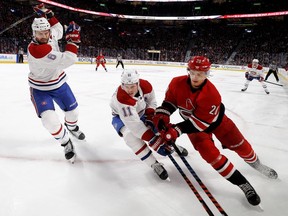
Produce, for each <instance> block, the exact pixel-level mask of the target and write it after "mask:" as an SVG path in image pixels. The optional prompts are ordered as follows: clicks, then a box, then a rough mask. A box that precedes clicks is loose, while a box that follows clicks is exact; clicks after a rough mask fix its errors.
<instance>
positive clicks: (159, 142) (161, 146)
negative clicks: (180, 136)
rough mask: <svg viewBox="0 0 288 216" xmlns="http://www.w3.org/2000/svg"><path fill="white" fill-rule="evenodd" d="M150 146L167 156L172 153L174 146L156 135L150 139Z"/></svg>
mask: <svg viewBox="0 0 288 216" xmlns="http://www.w3.org/2000/svg"><path fill="white" fill-rule="evenodd" d="M149 146H150V147H151V148H152V149H153V150H154V151H156V152H157V153H158V154H160V155H162V156H167V155H169V154H171V153H172V148H171V146H170V145H168V144H167V143H166V142H165V140H164V139H163V138H162V137H161V136H154V137H153V138H152V139H151V140H150V141H149Z"/></svg>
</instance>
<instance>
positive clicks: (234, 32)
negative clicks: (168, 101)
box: [0, 0, 288, 67]
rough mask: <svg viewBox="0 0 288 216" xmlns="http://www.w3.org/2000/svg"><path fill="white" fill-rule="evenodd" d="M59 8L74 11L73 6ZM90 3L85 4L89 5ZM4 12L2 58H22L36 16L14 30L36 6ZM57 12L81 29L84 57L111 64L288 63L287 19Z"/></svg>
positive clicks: (2, 5) (11, 6) (7, 5)
mask: <svg viewBox="0 0 288 216" xmlns="http://www.w3.org/2000/svg"><path fill="white" fill-rule="evenodd" d="M58 2H61V3H66V4H70V5H71V6H73V1H68V0H66V1H65V0H61V1H58ZM89 2H90V1H85V3H84V2H83V4H89ZM81 4H82V3H81ZM94 5H95V7H94V8H91V10H95V11H97V10H98V11H100V10H101V9H102V11H103V12H105V11H106V10H109V9H110V8H111V7H113V6H112V5H109V4H107V7H106V8H104V7H103V6H102V8H101V7H99V5H98V7H99V8H97V7H96V6H97V5H96V4H94ZM114 5H115V4H114ZM74 6H75V7H76V5H74ZM116 6H117V4H116ZM81 7H83V5H81ZM87 7H88V5H87ZM131 7H132V6H131ZM134 7H135V8H139V7H136V6H134ZM167 7H169V4H168V6H167ZM135 8H134V10H132V11H134V13H135V11H137V10H136V9H135ZM151 8H152V7H151ZM153 8H154V9H155V8H156V7H153ZM120 9H121V7H120V8H117V7H116V8H113V11H115V12H117V11H118V12H119V13H120V12H121V11H120ZM126 9H127V8H126ZM178 9H179V8H178ZM0 10H1V13H0V32H1V31H3V30H5V29H7V28H8V30H7V31H5V32H3V33H2V34H0V53H14V54H16V53H17V52H18V50H19V49H20V47H23V48H24V52H27V45H28V44H29V42H30V41H31V39H32V31H31V23H32V20H33V16H32V17H30V18H27V19H26V20H24V21H23V22H21V23H20V24H18V25H16V26H15V27H12V28H10V29H9V27H10V26H11V25H12V24H13V23H15V22H17V21H18V20H21V19H22V18H25V17H29V16H30V15H31V14H32V12H33V10H32V8H31V5H26V4H19V3H16V2H15V1H12V0H11V1H5V2H3V1H1V2H0ZM155 10H156V9H155ZM186 10H187V9H186ZM235 10H236V9H235ZM53 11H54V12H55V15H56V17H57V18H58V19H59V21H60V22H61V23H62V24H68V23H69V21H71V20H74V21H75V22H77V23H78V24H79V25H80V26H81V41H82V42H81V46H80V50H79V56H87V57H95V56H97V55H98V53H99V52H100V51H102V52H103V54H104V55H105V57H106V58H116V56H117V54H118V53H121V55H122V56H123V59H141V60H156V61H157V60H160V61H176V62H185V61H187V59H189V57H190V56H193V55H205V56H207V57H209V58H210V59H211V61H212V62H213V63H215V64H234V65H246V64H247V63H249V62H251V59H253V58H258V59H259V61H260V63H261V64H262V65H264V66H268V65H269V63H270V62H271V61H272V60H274V61H276V62H277V64H278V65H279V66H282V67H284V66H285V65H286V64H287V60H288V55H287V50H288V29H287V22H288V17H286V16H281V17H276V18H271V17H269V18H255V19H249V20H234V21H233V22H232V21H228V20H199V21H190V22H189V21H183V22H165V21H137V20H136V21H135V20H134V21H133V20H128V19H126V20H123V19H118V18H107V17H106V18H105V17H95V16H91V15H87V14H82V13H75V12H71V11H68V10H64V9H60V8H53ZM161 11H162V10H161ZM176 11H178V10H176ZM107 12H108V11H107ZM122 12H123V11H122ZM184 12H185V10H184ZM139 13H140V12H139ZM151 13H152V12H151ZM159 13H160V12H159ZM126 14H127V13H126ZM160 14H161V13H160ZM175 14H177V13H176V12H175ZM149 50H157V51H160V54H154V53H150V52H149Z"/></svg>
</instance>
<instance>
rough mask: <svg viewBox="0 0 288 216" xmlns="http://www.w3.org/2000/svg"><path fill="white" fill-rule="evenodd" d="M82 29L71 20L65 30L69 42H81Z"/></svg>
mask: <svg viewBox="0 0 288 216" xmlns="http://www.w3.org/2000/svg"><path fill="white" fill-rule="evenodd" d="M80 30H81V27H80V26H79V25H77V24H76V23H75V22H74V21H71V22H70V23H69V26H68V27H67V29H66V32H65V33H66V40H67V42H72V43H76V44H78V43H80V42H81V40H80Z"/></svg>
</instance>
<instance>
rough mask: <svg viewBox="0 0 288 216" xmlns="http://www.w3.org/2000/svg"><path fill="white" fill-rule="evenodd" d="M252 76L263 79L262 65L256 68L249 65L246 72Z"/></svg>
mask: <svg viewBox="0 0 288 216" xmlns="http://www.w3.org/2000/svg"><path fill="white" fill-rule="evenodd" d="M246 71H247V72H248V73H249V75H250V76H252V77H260V76H261V77H263V74H264V70H263V67H262V65H258V66H257V67H256V68H254V67H252V64H248V66H247V70H246Z"/></svg>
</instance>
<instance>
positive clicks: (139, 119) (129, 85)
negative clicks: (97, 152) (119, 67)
mask: <svg viewBox="0 0 288 216" xmlns="http://www.w3.org/2000/svg"><path fill="white" fill-rule="evenodd" d="M156 106H157V104H156V99H155V93H154V90H153V87H152V85H151V84H150V82H149V81H147V80H144V79H139V74H138V72H137V71H136V70H125V71H123V72H122V75H121V85H120V86H119V87H118V88H117V89H116V91H115V93H114V95H113V96H112V99H111V102H110V107H111V109H112V125H113V127H114V128H115V130H116V131H117V133H118V134H119V136H120V137H123V139H124V141H125V143H126V144H127V145H128V146H129V147H130V148H131V149H132V151H133V152H134V153H135V154H136V155H137V156H138V157H139V158H140V159H141V160H142V161H143V162H145V163H146V164H147V165H148V166H149V167H151V168H152V169H153V170H154V171H155V172H156V174H157V175H158V176H159V177H160V178H161V179H162V180H165V179H167V178H168V173H167V171H166V170H165V168H164V167H163V165H162V164H161V163H159V162H158V161H157V160H156V158H155V157H154V155H153V153H152V151H151V149H153V150H155V151H156V152H157V153H159V154H160V155H162V156H167V154H170V153H171V152H170V148H169V146H168V145H167V144H166V142H165V140H164V139H163V138H161V136H159V135H157V134H156V133H155V130H154V125H153V122H152V116H153V115H154V111H155V108H156ZM146 143H148V145H149V147H150V148H151V149H150V148H149V147H148V145H147V144H146ZM167 147H168V148H169V149H167ZM179 149H180V151H181V152H182V154H183V156H187V154H188V152H187V150H186V149H184V148H183V147H181V146H179Z"/></svg>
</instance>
